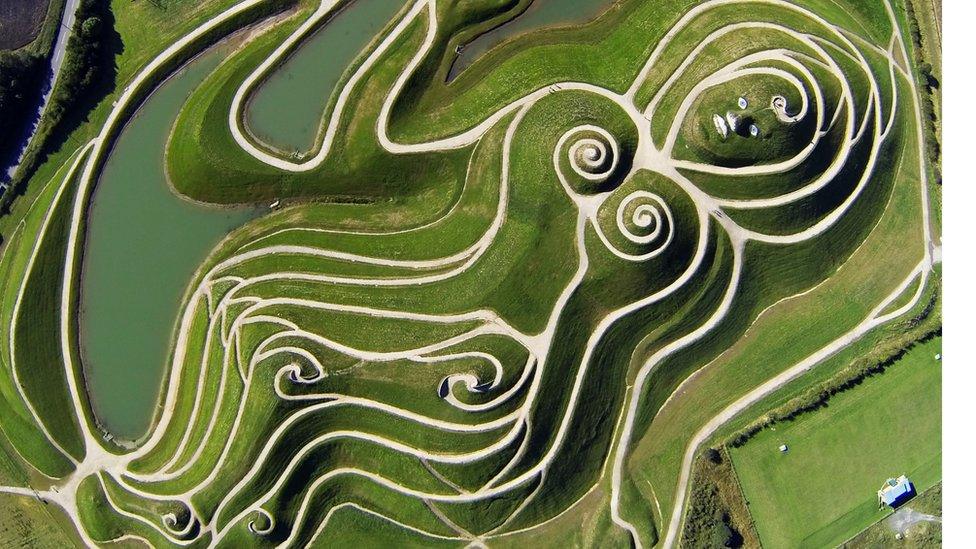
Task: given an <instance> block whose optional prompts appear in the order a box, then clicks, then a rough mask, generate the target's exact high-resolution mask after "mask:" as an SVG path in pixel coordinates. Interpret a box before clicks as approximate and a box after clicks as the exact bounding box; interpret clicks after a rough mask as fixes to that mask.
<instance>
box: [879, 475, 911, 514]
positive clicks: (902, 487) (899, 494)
mask: <svg viewBox="0 0 976 549" xmlns="http://www.w3.org/2000/svg"><path fill="white" fill-rule="evenodd" d="M913 495H915V487H914V486H912V481H910V480H908V477H906V476H905V475H902V476H900V477H898V478H889V479H888V480H886V481H885V483H884V484H883V485H882V486H881V489H880V490H878V503H879V504H884V505H887V506H888V507H897V506H898V505H900V504H902V503H903V502H905V501H906V500H908V499H909V498H911V497H912V496H913Z"/></svg>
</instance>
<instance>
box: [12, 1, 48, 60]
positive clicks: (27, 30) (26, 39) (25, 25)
mask: <svg viewBox="0 0 976 549" xmlns="http://www.w3.org/2000/svg"><path fill="white" fill-rule="evenodd" d="M49 4H52V2H51V1H50V0H3V2H0V50H13V49H17V48H21V47H23V46H25V45H27V44H29V43H30V42H31V41H32V40H34V38H36V37H37V35H38V33H40V32H41V27H42V26H43V24H44V19H45V15H46V14H47V11H48V5H49ZM53 5H54V7H55V8H57V7H58V6H59V5H60V3H59V2H53Z"/></svg>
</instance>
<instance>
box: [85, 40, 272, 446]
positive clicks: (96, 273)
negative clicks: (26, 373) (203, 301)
mask: <svg viewBox="0 0 976 549" xmlns="http://www.w3.org/2000/svg"><path fill="white" fill-rule="evenodd" d="M226 53H227V52H226V51H222V49H221V48H220V47H218V48H216V49H214V50H211V51H210V52H208V53H206V54H205V55H203V56H201V57H199V58H197V59H196V60H194V61H193V62H191V63H190V64H189V65H188V66H187V67H186V68H184V69H183V70H182V71H181V72H180V73H178V74H177V75H176V76H174V77H173V78H171V79H170V80H169V81H167V82H166V83H165V84H163V86H162V87H160V88H159V89H158V90H156V92H155V93H154V94H153V95H152V96H151V97H150V98H149V100H148V101H147V102H146V104H145V105H144V106H143V107H142V109H141V110H140V111H139V112H138V114H137V115H136V116H135V118H134V119H133V120H132V121H131V122H130V124H129V125H128V127H126V128H125V130H124V131H123V132H122V134H121V136H120V138H119V140H118V141H117V143H116V146H115V149H114V150H113V151H112V153H111V155H110V157H109V159H108V162H107V163H106V165H105V169H104V171H103V173H102V175H101V177H100V179H99V181H98V184H97V186H96V187H95V191H94V197H93V203H92V205H91V208H90V210H89V213H88V236H87V240H86V244H85V256H84V266H83V268H84V277H83V281H82V286H81V304H82V310H81V342H82V356H83V360H84V362H85V372H86V376H87V380H86V382H87V385H88V390H89V395H90V397H91V400H92V403H93V405H94V408H95V413H96V416H97V417H98V419H99V421H100V422H101V423H102V425H103V426H104V427H105V428H107V429H108V430H109V431H110V432H112V433H113V434H114V435H116V436H117V437H122V438H125V439H135V438H138V437H139V436H140V435H142V434H143V433H144V432H145V431H146V430H147V428H148V427H149V424H150V421H151V420H152V416H153V410H154V409H155V406H156V403H157V399H158V393H159V387H160V383H161V380H162V378H163V374H164V372H165V369H166V367H167V362H168V354H169V350H170V348H171V345H172V334H173V333H174V330H175V326H176V322H177V317H178V314H179V306H180V301H181V299H182V296H183V294H184V292H185V291H186V289H187V286H188V285H189V282H190V279H191V278H192V275H193V272H194V271H195V270H196V269H197V268H198V267H199V265H200V264H201V263H202V262H203V260H204V258H205V257H206V256H207V254H208V253H209V252H210V251H211V250H212V249H213V248H214V246H215V245H216V243H217V242H218V241H219V240H220V239H221V238H222V237H223V236H224V235H226V234H227V233H228V232H229V231H230V230H231V229H233V228H235V227H237V226H239V225H241V224H243V223H244V222H245V221H246V220H247V219H249V218H250V217H253V216H254V215H255V214H254V212H253V210H228V209H215V208H207V207H204V206H200V205H196V204H193V203H190V202H188V201H186V200H183V199H181V198H179V197H178V196H176V195H175V194H174V193H173V192H172V190H171V189H170V188H169V186H168V185H167V182H166V178H165V175H164V171H163V154H164V151H165V145H166V140H167V138H168V135H169V131H170V128H171V127H172V125H173V122H174V121H175V119H176V116H177V114H178V112H179V109H180V107H181V106H182V104H183V102H184V100H185V99H186V97H187V95H189V93H190V91H191V90H192V89H193V88H194V87H195V86H197V85H199V84H200V82H202V81H203V79H204V78H205V77H206V76H207V75H208V74H209V73H210V72H211V71H212V70H213V69H214V68H215V67H216V66H217V64H218V63H219V62H220V60H221V59H222V58H223V57H224V55H225V54H226Z"/></svg>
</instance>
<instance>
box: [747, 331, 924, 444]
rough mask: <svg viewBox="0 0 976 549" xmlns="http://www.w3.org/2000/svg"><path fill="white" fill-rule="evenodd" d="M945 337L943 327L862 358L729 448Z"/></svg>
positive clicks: (753, 427)
mask: <svg viewBox="0 0 976 549" xmlns="http://www.w3.org/2000/svg"><path fill="white" fill-rule="evenodd" d="M941 334H942V327H941V324H940V325H939V326H938V327H937V328H934V329H932V330H931V331H927V332H925V333H924V335H922V337H921V338H918V336H917V335H916V334H911V333H909V334H906V335H904V336H902V337H901V338H899V339H897V340H895V341H894V342H893V343H891V344H889V345H888V346H886V347H885V348H883V349H879V350H877V351H875V352H874V353H872V354H870V355H867V356H863V357H861V358H860V359H858V360H856V361H854V362H853V363H852V364H851V365H850V366H848V367H847V368H845V369H844V370H842V371H841V372H840V373H839V374H838V375H836V376H834V377H833V378H832V379H830V380H827V381H825V382H823V383H821V384H820V385H818V386H815V387H813V388H812V389H810V390H808V391H806V392H805V393H803V394H801V395H800V396H797V397H795V398H793V399H791V400H789V401H787V402H786V403H785V404H783V405H782V406H780V407H779V408H776V409H774V410H772V411H770V412H769V413H767V414H765V415H763V416H762V417H760V418H759V419H757V420H755V421H753V422H752V423H750V424H749V425H747V426H746V427H744V428H743V429H742V430H740V431H739V432H737V433H736V434H734V435H733V436H732V437H731V438H730V439H729V441H728V444H729V445H731V446H732V447H734V448H738V447H740V446H742V445H743V444H745V443H746V442H748V441H749V440H750V439H751V438H752V437H754V436H756V435H757V434H758V433H759V432H761V431H762V430H763V429H765V428H767V427H770V426H772V425H775V424H777V423H780V422H783V421H790V420H793V419H796V418H797V416H800V415H802V414H805V413H807V412H811V411H813V410H817V409H819V408H823V407H824V406H826V405H827V402H828V401H829V400H830V399H831V398H832V397H833V396H834V395H836V394H838V393H842V392H844V391H847V390H849V389H852V388H854V387H857V386H858V385H860V384H861V383H862V382H863V381H864V380H866V379H867V378H869V377H871V376H874V375H877V374H880V373H883V372H884V371H885V370H887V369H888V368H889V367H890V366H891V365H892V364H894V363H895V362H897V361H898V359H899V358H901V357H902V356H904V355H905V353H907V352H908V351H910V350H911V349H912V348H913V347H915V345H917V344H919V343H922V342H924V341H928V340H929V339H931V338H933V337H935V336H937V335H941Z"/></svg>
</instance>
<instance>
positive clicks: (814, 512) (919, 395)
mask: <svg viewBox="0 0 976 549" xmlns="http://www.w3.org/2000/svg"><path fill="white" fill-rule="evenodd" d="M941 345H942V338H941V337H937V338H934V339H932V340H930V341H927V342H925V343H923V344H921V345H919V346H917V347H915V348H914V349H912V350H910V351H909V352H908V353H906V354H905V355H904V356H903V357H902V358H901V359H900V360H899V361H898V362H897V363H896V364H894V365H892V366H891V367H890V368H889V369H888V370H886V371H885V372H884V373H883V374H881V375H878V376H874V377H871V378H868V379H867V380H865V381H864V382H863V383H862V384H861V386H859V387H856V388H854V389H851V390H849V391H846V392H843V393H840V394H837V395H835V396H834V397H833V398H831V399H830V401H829V403H828V406H827V407H826V408H823V409H821V410H818V411H816V412H814V413H809V414H805V415H802V416H800V417H798V418H797V419H796V420H794V421H791V422H789V423H785V424H784V423H781V424H778V425H777V427H776V429H775V431H774V430H767V431H763V432H762V433H760V434H758V435H756V436H755V438H754V439H752V440H750V441H749V443H748V444H746V445H745V446H743V447H741V448H738V449H733V450H732V451H731V453H732V459H733V461H734V462H735V465H736V470H737V471H738V474H739V479H740V481H741V482H742V489H743V491H744V493H745V495H746V498H747V499H748V501H749V508H750V510H751V511H752V514H753V517H754V518H755V521H756V528H757V529H758V531H759V534H760V538H761V539H762V540H763V543H764V544H767V545H770V546H793V547H797V546H799V547H805V546H809V547H823V546H827V545H835V544H837V543H840V542H842V541H843V540H845V539H847V538H849V537H850V536H851V535H853V534H854V533H856V532H858V531H860V530H861V529H863V528H864V527H865V526H866V525H868V524H870V523H872V522H875V521H877V520H879V519H880V518H881V517H883V516H884V515H885V514H886V513H887V511H884V510H879V509H878V502H877V495H876V493H875V492H876V491H877V489H878V487H879V486H881V483H882V482H883V481H884V480H885V479H887V478H889V477H892V476H898V475H900V474H907V475H908V476H909V478H910V479H911V480H912V482H913V483H914V484H915V487H916V490H917V491H919V492H921V491H924V490H926V489H928V488H929V487H931V486H932V485H934V484H935V483H937V482H938V481H939V480H940V479H941V423H942V422H941V417H940V413H941V409H942V407H941V390H940V388H941V379H942V367H941V366H942V365H941V363H940V362H939V361H937V360H935V358H934V355H935V354H936V353H939V352H941ZM780 444H787V445H788V446H789V451H788V452H787V453H785V454H784V453H781V452H779V451H778V450H777V447H778V446H779V445H780Z"/></svg>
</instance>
